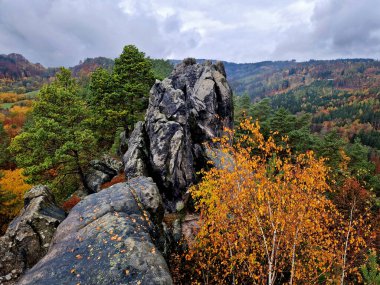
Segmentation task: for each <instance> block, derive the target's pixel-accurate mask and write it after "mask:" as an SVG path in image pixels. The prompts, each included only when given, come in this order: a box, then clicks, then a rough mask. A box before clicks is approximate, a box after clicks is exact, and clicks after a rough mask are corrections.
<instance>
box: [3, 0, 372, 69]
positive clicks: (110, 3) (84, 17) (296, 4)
mask: <svg viewBox="0 0 380 285" xmlns="http://www.w3.org/2000/svg"><path fill="white" fill-rule="evenodd" d="M377 2H378V0H361V1H357V0H273V1H267V0H236V1H234V2H231V1H227V0H209V1H204V0H193V1H185V0H160V1H158V0H144V1H141V0H0V53H10V52H19V53H22V54H24V55H25V56H26V57H27V58H30V59H31V60H32V61H35V62H41V63H43V64H45V65H48V66H54V65H73V64H76V63H77V62H78V61H79V60H80V59H83V58H85V57H94V56H101V55H102V56H108V57H116V56H118V54H119V53H120V52H121V50H122V47H123V46H124V45H126V44H135V45H137V46H138V47H139V49H141V50H143V51H144V52H146V53H147V54H148V55H149V56H152V57H164V58H184V57H188V56H193V57H197V58H216V59H224V60H229V61H239V62H252V61H261V60H268V59H273V60H276V59H292V58H296V59H298V60H304V59H310V58H335V57H350V56H361V57H379V53H380V28H379V27H380V10H379V9H377V6H378V5H377V4H378V3H377Z"/></svg>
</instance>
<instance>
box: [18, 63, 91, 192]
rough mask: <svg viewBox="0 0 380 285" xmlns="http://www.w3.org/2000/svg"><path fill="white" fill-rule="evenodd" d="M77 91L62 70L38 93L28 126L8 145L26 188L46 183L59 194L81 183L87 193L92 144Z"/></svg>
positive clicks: (84, 106) (66, 73)
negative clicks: (19, 168) (22, 174)
mask: <svg viewBox="0 0 380 285" xmlns="http://www.w3.org/2000/svg"><path fill="white" fill-rule="evenodd" d="M78 89H79V87H78V85H77V83H76V81H75V80H74V79H73V78H72V77H71V72H70V71H69V70H67V69H63V68H62V69H61V72H60V73H59V74H58V75H57V80H56V81H55V82H53V83H52V84H50V85H45V86H44V87H43V88H42V89H41V90H40V92H39V94H38V99H37V101H36V103H35V104H34V106H33V111H32V120H31V122H30V123H29V124H28V126H27V127H26V129H25V131H24V132H23V133H22V134H20V135H18V136H17V137H16V138H15V139H14V140H13V141H12V143H11V151H12V152H13V153H14V154H15V155H16V161H17V163H18V166H19V167H22V168H24V169H25V174H26V175H27V176H28V180H27V181H28V182H29V183H30V184H36V183H46V182H50V184H51V186H53V188H57V186H58V185H59V188H60V191H71V190H73V189H69V188H70V187H74V186H77V185H76V183H75V182H81V184H82V185H83V186H84V188H85V189H87V190H88V191H90V188H89V187H88V185H87V183H86V179H85V171H86V166H87V165H88V162H89V161H90V160H91V158H92V157H94V155H95V153H96V144H95V137H94V134H93V133H92V131H91V130H90V129H89V128H88V118H89V113H88V109H87V107H86V104H85V101H84V100H83V99H82V98H80V97H79V96H78V95H77V94H78V91H79V90H78ZM72 183H73V184H72Z"/></svg>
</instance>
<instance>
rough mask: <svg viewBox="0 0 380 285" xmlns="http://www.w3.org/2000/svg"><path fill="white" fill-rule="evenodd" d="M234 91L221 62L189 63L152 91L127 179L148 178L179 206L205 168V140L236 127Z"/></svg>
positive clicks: (135, 135) (131, 149) (134, 138)
mask: <svg viewBox="0 0 380 285" xmlns="http://www.w3.org/2000/svg"><path fill="white" fill-rule="evenodd" d="M232 109H233V103H232V92H231V89H230V87H229V85H228V83H227V80H226V74H225V70H224V67H223V64H222V63H217V64H212V63H211V62H205V63H204V64H197V63H196V62H195V60H194V59H186V60H184V61H183V62H182V63H181V64H179V65H177V66H176V68H175V69H174V71H173V72H172V74H171V75H170V76H169V78H166V79H164V80H163V81H162V82H161V81H157V82H156V83H155V84H154V86H153V87H152V89H151V91H150V100H149V107H148V110H147V113H146V117H145V121H144V122H140V123H138V124H137V125H136V128H135V130H134V131H133V132H132V135H131V138H130V140H129V143H128V151H127V152H126V153H125V155H124V158H123V160H124V164H125V174H126V176H127V177H129V178H131V177H135V176H139V175H148V176H151V177H153V179H154V181H155V182H156V183H157V185H158V186H159V188H160V190H162V192H163V195H164V198H165V201H169V202H168V203H167V205H166V206H167V207H168V208H169V209H170V208H175V201H176V200H179V199H181V197H182V195H183V193H184V192H185V191H186V189H187V188H188V186H189V185H191V184H193V183H195V182H196V181H197V177H196V173H197V171H199V170H200V169H201V168H203V167H204V166H205V165H206V161H207V160H208V159H207V155H206V149H205V146H204V143H205V142H211V141H212V139H213V138H214V137H217V136H221V135H222V133H223V128H224V127H232V122H233V120H232V113H233V112H232V111H233V110H232Z"/></svg>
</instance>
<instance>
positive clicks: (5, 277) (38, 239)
mask: <svg viewBox="0 0 380 285" xmlns="http://www.w3.org/2000/svg"><path fill="white" fill-rule="evenodd" d="M64 218H65V212H64V211H63V210H62V209H60V208H59V207H57V205H56V204H55V201H54V196H53V195H52V193H51V192H50V190H49V189H48V188H47V187H46V186H36V187H34V188H32V189H31V190H30V191H29V192H27V193H26V194H25V202H24V208H23V209H22V211H21V212H20V214H19V215H18V216H17V217H16V218H15V219H14V220H13V221H12V223H11V224H10V225H9V227H8V229H7V231H6V233H5V235H4V236H2V237H1V238H0V284H7V285H8V284H9V285H10V284H14V283H15V282H16V281H17V279H18V278H19V276H20V274H22V273H23V272H24V271H25V270H26V269H28V268H30V267H32V266H33V265H34V264H36V263H37V262H38V261H39V260H40V259H41V258H42V257H43V256H44V255H45V254H46V253H47V251H48V248H49V246H50V243H51V240H52V238H53V235H54V232H55V230H56V228H57V227H58V225H59V223H60V222H61V221H62V220H63V219H64Z"/></svg>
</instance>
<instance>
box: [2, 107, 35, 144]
mask: <svg viewBox="0 0 380 285" xmlns="http://www.w3.org/2000/svg"><path fill="white" fill-rule="evenodd" d="M30 109H31V108H30V107H26V106H13V107H12V108H11V109H10V110H9V115H8V116H6V117H5V118H4V120H3V124H4V130H5V131H6V132H7V134H8V135H9V136H10V137H11V138H14V137H15V136H17V135H18V134H19V133H20V132H21V129H22V127H23V126H24V124H25V121H26V116H27V114H28V112H29V111H30Z"/></svg>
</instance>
